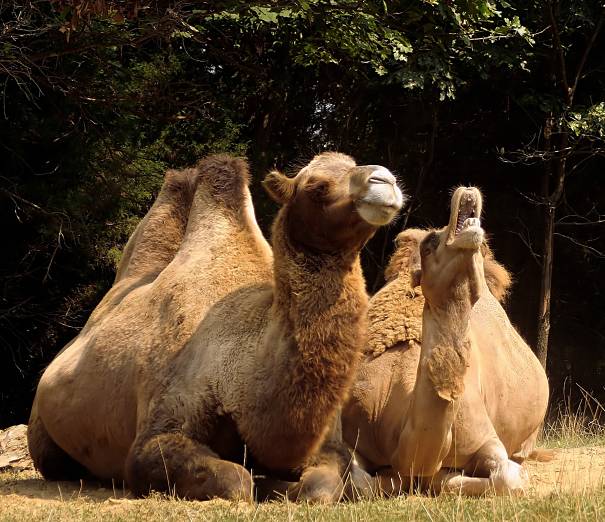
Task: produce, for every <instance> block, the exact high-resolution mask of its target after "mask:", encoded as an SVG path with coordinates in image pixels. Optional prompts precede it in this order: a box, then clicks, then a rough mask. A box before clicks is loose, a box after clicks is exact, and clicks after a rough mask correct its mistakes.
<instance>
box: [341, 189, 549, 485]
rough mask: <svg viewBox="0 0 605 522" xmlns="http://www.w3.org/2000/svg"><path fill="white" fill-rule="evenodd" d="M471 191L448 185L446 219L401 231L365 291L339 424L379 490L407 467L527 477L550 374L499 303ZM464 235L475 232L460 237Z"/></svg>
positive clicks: (494, 481) (443, 475)
mask: <svg viewBox="0 0 605 522" xmlns="http://www.w3.org/2000/svg"><path fill="white" fill-rule="evenodd" d="M475 190H476V189H468V190H467V189H464V188H463V189H460V191H456V192H455V194H454V196H455V198H454V199H453V201H452V212H451V218H450V224H449V225H448V226H447V227H445V228H444V229H441V230H438V231H434V230H433V231H431V230H426V231H422V230H406V231H404V232H402V233H401V234H400V235H399V236H398V239H397V247H396V251H395V253H394V255H393V258H392V260H391V263H390V264H389V267H388V274H387V279H388V283H387V284H386V285H385V287H384V288H383V289H381V291H380V292H378V293H377V294H376V295H375V296H374V297H373V298H372V299H371V300H370V307H369V312H368V315H369V317H370V324H369V326H368V332H369V339H368V347H367V354H366V356H365V358H364V359H363V360H362V362H361V364H360V368H359V371H358V376H357V378H356V380H355V383H354V384H353V387H352V390H351V393H350V399H349V401H348V403H347V404H346V406H345V407H344V409H343V414H342V420H343V435H344V438H345V440H346V441H347V443H348V444H349V445H350V446H352V447H354V448H355V451H356V454H357V456H358V460H359V462H360V463H361V464H363V465H364V467H365V468H366V469H367V470H369V471H371V472H378V476H379V482H380V483H381V485H382V486H383V489H384V490H385V491H387V492H391V493H393V492H396V491H398V490H399V489H400V488H403V489H404V490H405V489H407V488H408V487H409V486H410V480H409V477H411V476H416V477H422V480H421V483H423V484H424V485H425V486H427V487H428V486H431V487H432V488H433V489H435V490H437V491H439V490H441V489H446V490H452V489H456V488H458V489H459V490H460V491H461V492H462V493H463V494H469V495H472V494H482V493H484V492H486V491H488V490H489V489H490V488H495V489H496V491H498V492H500V493H503V492H506V491H518V490H520V489H523V488H525V487H526V486H527V483H526V481H525V480H524V474H523V471H522V470H521V469H520V468H519V466H518V464H517V463H518V462H521V461H523V460H524V459H525V458H526V457H527V456H528V454H529V453H530V452H531V451H532V449H533V445H534V442H535V438H536V434H537V431H538V428H539V426H540V423H541V422H542V419H543V417H544V414H545V411H546V405H547V402H548V384H547V381H546V376H545V373H544V370H543V369H542V367H541V366H540V364H539V362H538V361H537V359H536V357H535V356H534V354H533V352H532V351H531V349H530V348H529V347H528V346H527V344H526V343H525V342H524V341H523V339H521V337H520V336H519V335H518V333H517V332H516V331H515V329H514V328H513V326H512V325H511V324H510V321H509V319H508V317H507V316H506V313H505V312H504V310H503V309H502V306H501V305H500V303H499V300H502V299H504V298H505V296H506V294H507V291H508V287H509V285H510V275H509V274H508V272H507V271H506V269H505V268H504V267H502V266H501V265H500V264H499V263H498V262H497V261H496V260H495V259H494V258H493V254H492V252H491V250H490V249H489V248H488V247H487V245H486V243H485V240H484V232H483V230H482V229H481V228H480V226H479V225H478V217H479V215H480V212H481V196H480V193H479V192H478V191H476V192H475ZM462 197H464V200H463V202H462V203H461V198H462ZM467 198H468V199H467ZM463 207H464V208H463ZM461 210H463V212H460V211H461ZM467 219H468V220H469V221H468V222H467ZM465 223H466V226H464V225H465ZM473 232H474V233H476V235H475V236H473V235H472V233H473ZM465 234H466V236H468V237H474V238H475V239H477V238H480V239H481V241H480V243H478V242H475V243H472V242H471V243H469V244H466V245H462V246H461V249H460V248H457V242H458V243H459V242H460V241H462V240H464V236H465ZM468 237H467V239H468ZM421 263H422V269H421V271H419V270H418V269H419V266H420V264H421ZM419 282H422V288H421V289H419V288H414V284H415V283H419ZM427 289H428V291H429V292H430V296H431V300H432V302H427V300H426V299H425V295H426V291H427ZM420 324H422V327H420ZM420 328H422V331H421V332H420ZM427 336H428V337H427ZM511 459H513V460H511ZM450 471H451V473H450ZM460 471H464V473H465V474H466V475H467V476H466V477H461V475H460ZM400 478H403V480H400Z"/></svg>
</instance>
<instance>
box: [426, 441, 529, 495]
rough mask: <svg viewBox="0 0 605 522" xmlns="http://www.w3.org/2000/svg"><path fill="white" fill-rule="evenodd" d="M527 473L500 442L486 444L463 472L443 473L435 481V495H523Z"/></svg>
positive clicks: (448, 471)
mask: <svg viewBox="0 0 605 522" xmlns="http://www.w3.org/2000/svg"><path fill="white" fill-rule="evenodd" d="M528 480H529V479H528V475H527V471H525V469H523V468H522V467H521V465H520V464H518V463H516V462H514V461H513V460H511V459H509V458H508V455H507V453H506V449H505V448H504V445H503V444H502V442H500V440H499V439H492V440H490V441H488V442H487V443H485V444H484V445H483V446H482V447H481V448H480V449H479V451H478V452H477V453H476V454H475V455H474V456H473V458H472V459H471V460H470V461H469V463H468V464H467V465H466V466H465V468H464V472H460V471H451V470H441V471H440V472H439V473H437V474H436V476H435V477H434V478H433V489H434V491H435V492H436V493H440V492H447V493H457V494H461V495H466V496H481V495H485V494H488V493H495V494H496V495H511V494H512V495H519V494H523V493H524V492H525V490H526V489H527V486H528Z"/></svg>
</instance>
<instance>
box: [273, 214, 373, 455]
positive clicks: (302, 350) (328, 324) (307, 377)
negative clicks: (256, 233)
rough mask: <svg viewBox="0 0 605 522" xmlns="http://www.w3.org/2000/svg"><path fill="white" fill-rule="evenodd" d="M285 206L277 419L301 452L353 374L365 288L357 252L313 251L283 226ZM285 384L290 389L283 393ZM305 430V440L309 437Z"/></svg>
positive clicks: (277, 261)
mask: <svg viewBox="0 0 605 522" xmlns="http://www.w3.org/2000/svg"><path fill="white" fill-rule="evenodd" d="M284 221H285V216H284V212H283V211H282V212H281V213H280V216H278V218H277V220H276V222H275V224H274V227H273V253H274V270H275V290H274V292H275V293H274V302H273V307H272V316H273V318H274V319H277V320H278V321H279V322H280V323H281V330H282V332H284V336H285V338H286V339H287V340H288V342H287V345H288V351H289V352H288V354H287V356H286V357H287V363H286V364H287V366H286V375H283V378H281V379H280V383H279V388H280V389H281V390H282V393H276V394H275V400H276V401H280V400H281V401H284V402H285V404H283V407H281V405H279V404H275V410H276V411H280V412H281V415H280V417H279V422H280V423H281V424H282V426H283V428H282V429H283V431H285V432H288V431H292V433H296V434H297V435H296V438H297V443H299V444H300V445H301V451H305V452H306V451H308V450H309V449H310V447H316V446H317V445H318V444H319V443H320V442H321V440H322V438H323V435H324V433H325V431H326V428H327V425H328V424H329V423H328V422H326V419H331V418H332V417H333V415H334V414H335V412H336V410H337V408H338V406H339V405H340V404H341V403H342V401H343V400H344V397H345V394H346V391H347V389H348V388H349V385H350V383H351V381H352V379H353V376H354V375H355V372H356V368H357V363H358V360H359V355H360V351H361V346H362V344H363V341H364V338H365V333H366V332H365V330H366V313H367V301H368V298H367V294H366V291H365V284H364V279H363V275H362V272H361V266H360V262H359V255H358V253H355V254H344V255H331V254H330V255H328V254H309V253H307V252H304V251H303V250H300V249H298V248H294V247H293V245H292V244H291V243H290V241H289V239H288V237H287V236H286V233H285V227H284ZM283 390H285V393H283ZM305 437H306V440H304V439H305Z"/></svg>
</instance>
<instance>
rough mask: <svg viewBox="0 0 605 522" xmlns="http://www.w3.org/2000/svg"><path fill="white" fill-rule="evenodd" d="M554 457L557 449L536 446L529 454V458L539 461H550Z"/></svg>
mask: <svg viewBox="0 0 605 522" xmlns="http://www.w3.org/2000/svg"><path fill="white" fill-rule="evenodd" d="M554 458H555V450H553V449H546V448H536V449H535V450H533V451H532V452H531V453H530V454H529V455H528V456H527V460H535V461H537V462H550V461H551V460H553V459H554Z"/></svg>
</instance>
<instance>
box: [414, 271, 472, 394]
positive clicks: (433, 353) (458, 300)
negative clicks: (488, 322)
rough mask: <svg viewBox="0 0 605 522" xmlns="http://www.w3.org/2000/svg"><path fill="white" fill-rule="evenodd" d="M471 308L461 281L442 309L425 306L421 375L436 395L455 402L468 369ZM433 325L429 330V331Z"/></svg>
mask: <svg viewBox="0 0 605 522" xmlns="http://www.w3.org/2000/svg"><path fill="white" fill-rule="evenodd" d="M471 310H472V305H471V300H470V289H469V285H468V283H467V282H459V283H458V284H457V285H456V287H455V288H454V289H453V292H452V296H451V298H450V299H448V301H447V303H446V305H445V306H444V307H443V308H437V307H431V306H430V305H429V304H428V303H425V306H424V312H423V324H424V325H425V326H426V327H423V334H424V332H425V329H426V330H430V333H428V331H427V332H426V334H424V335H423V343H422V350H421V355H420V368H419V372H420V373H422V371H423V370H424V371H426V373H427V377H428V379H429V381H430V383H431V384H432V386H433V387H434V391H435V393H436V394H437V395H438V396H439V397H440V398H441V399H444V400H447V401H454V400H456V399H457V398H458V397H460V396H461V395H462V393H463V392H464V377H465V375H466V370H467V368H468V366H469V358H470V346H471V342H470V339H469V321H470V315H471ZM429 326H430V328H429Z"/></svg>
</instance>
